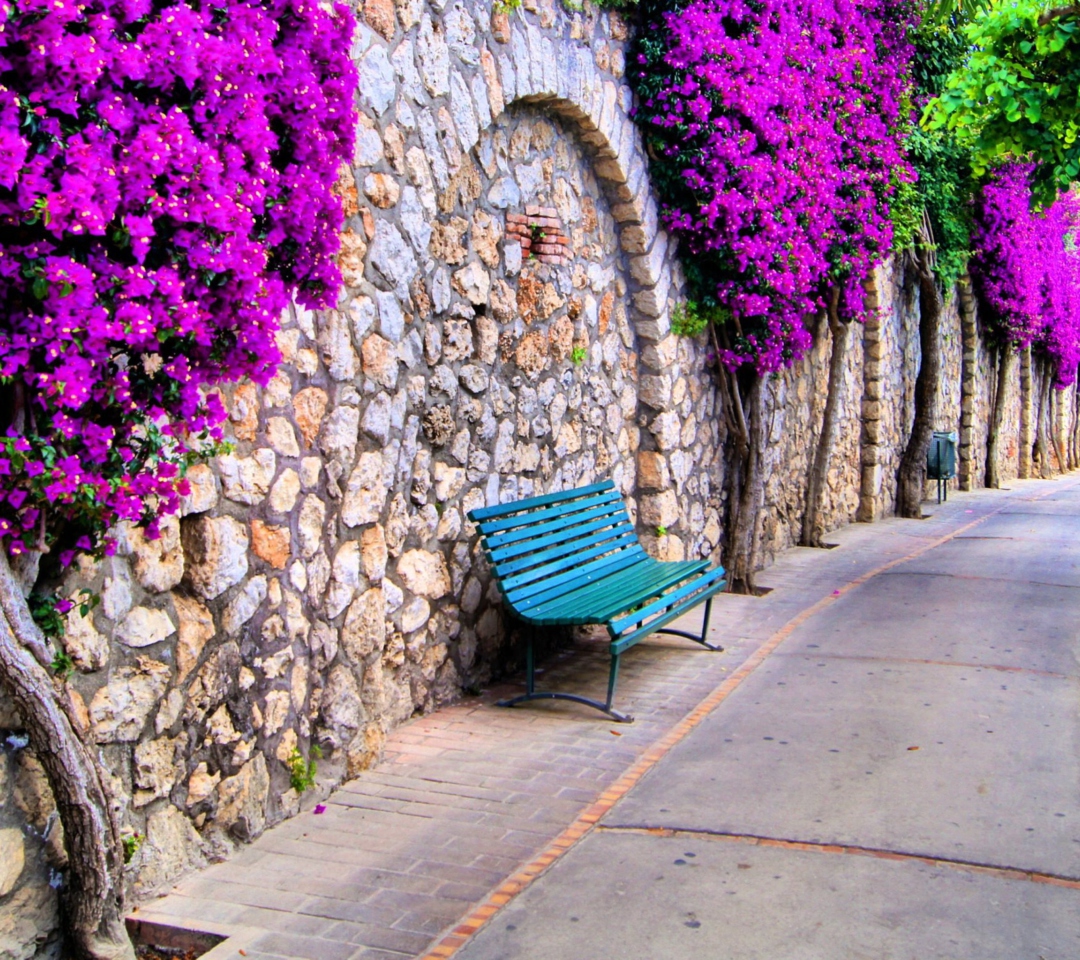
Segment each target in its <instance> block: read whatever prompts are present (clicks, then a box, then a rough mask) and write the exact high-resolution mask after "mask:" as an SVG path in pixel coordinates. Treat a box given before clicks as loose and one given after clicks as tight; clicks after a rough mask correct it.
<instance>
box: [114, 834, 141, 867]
mask: <svg viewBox="0 0 1080 960" xmlns="http://www.w3.org/2000/svg"><path fill="white" fill-rule="evenodd" d="M145 839H146V838H145V837H143V835H142V834H140V833H125V834H124V835H123V836H122V837H121V838H120V843H121V844H122V845H123V847H124V863H131V861H132V859H133V858H134V856H135V854H136V853H138V852H139V847H141V846H142V845H143V840H145Z"/></svg>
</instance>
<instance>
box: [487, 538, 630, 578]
mask: <svg viewBox="0 0 1080 960" xmlns="http://www.w3.org/2000/svg"><path fill="white" fill-rule="evenodd" d="M575 550H576V548H569V549H563V550H562V551H548V552H549V553H554V554H556V556H555V558H554V559H552V561H551V562H550V563H544V564H542V565H541V566H539V567H532V568H531V569H528V570H525V571H524V572H523V573H517V574H515V575H513V576H508V577H503V575H502V574H501V573H499V578H500V579H501V580H502V581H503V590H504V592H506V591H509V590H511V589H512V588H514V587H518V586H521V585H522V584H525V583H532V582H533V581H534V580H539V579H541V578H543V577H546V576H550V575H551V574H556V573H562V572H563V571H564V570H568V569H571V568H572V567H573V566H575V565H577V564H578V563H580V562H581V561H583V560H591V559H592V558H593V557H599V556H602V555H603V554H605V553H613V552H615V551H624V550H634V551H635V552H637V553H640V554H641V555H645V551H644V550H643V549H642V548H641V544H639V543H638V542H637V537H635V536H634V535H633V534H625V535H623V536H621V537H620V538H619V539H618V540H612V541H608V542H606V543H601V544H598V545H597V546H594V547H589V548H588V549H586V550H582V551H581V552H580V553H577V552H575ZM569 555H572V556H573V557H574V559H573V562H572V563H568V562H567V560H566V559H565V558H566V557H567V556H569Z"/></svg>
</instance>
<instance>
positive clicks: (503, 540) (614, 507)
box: [487, 501, 630, 552]
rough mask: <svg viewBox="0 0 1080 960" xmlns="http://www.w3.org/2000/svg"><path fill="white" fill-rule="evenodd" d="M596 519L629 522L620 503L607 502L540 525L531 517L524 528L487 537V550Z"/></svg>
mask: <svg viewBox="0 0 1080 960" xmlns="http://www.w3.org/2000/svg"><path fill="white" fill-rule="evenodd" d="M598 517H609V518H611V522H612V523H617V522H618V521H619V520H625V521H626V522H627V523H629V522H630V517H629V516H628V515H627V513H626V508H625V507H624V506H623V505H622V503H621V502H619V501H616V502H614V503H612V502H610V501H609V502H607V503H602V504H600V505H599V506H595V507H591V508H590V509H588V510H583V511H581V512H580V513H572V514H567V513H565V512H564V513H560V514H559V516H557V517H556V518H555V519H554V520H547V521H544V522H542V523H536V522H535V517H531V518H530V519H529V523H528V524H527V525H525V526H521V527H517V528H515V529H513V530H508V531H506V532H505V533H496V534H493V535H491V536H488V537H487V549H488V550H490V551H492V552H494V551H495V550H496V549H498V548H499V547H505V546H508V545H509V544H513V543H521V542H522V541H526V540H532V539H534V538H536V537H542V536H543V535H544V534H545V533H552V532H554V531H556V530H563V529H565V528H567V527H572V526H574V525H575V524H578V523H587V522H588V521H590V520H595V519H597V518H598Z"/></svg>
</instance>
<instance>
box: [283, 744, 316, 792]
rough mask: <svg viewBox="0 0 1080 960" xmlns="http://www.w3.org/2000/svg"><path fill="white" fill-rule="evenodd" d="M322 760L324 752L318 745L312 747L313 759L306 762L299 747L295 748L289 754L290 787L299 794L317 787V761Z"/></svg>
mask: <svg viewBox="0 0 1080 960" xmlns="http://www.w3.org/2000/svg"><path fill="white" fill-rule="evenodd" d="M321 759H322V750H321V749H319V746H318V744H312V745H311V759H310V760H305V759H304V755H303V754H302V753H301V752H300V750H299V748H298V747H293V751H292V753H290V754H289V759H288V762H287V764H286V765H287V766H288V768H289V786H291V787H292V788H293V789H294V790H295V791H296V792H297V793H306V792H307V791H308V790H310V789H311V788H312V787H314V786H315V774H316V773H317V772H318V764H317V761H319V760H321Z"/></svg>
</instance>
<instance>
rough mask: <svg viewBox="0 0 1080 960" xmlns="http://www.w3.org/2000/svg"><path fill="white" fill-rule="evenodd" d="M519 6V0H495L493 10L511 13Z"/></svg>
mask: <svg viewBox="0 0 1080 960" xmlns="http://www.w3.org/2000/svg"><path fill="white" fill-rule="evenodd" d="M520 6H521V0H495V5H494V6H493V8H492V9H493V10H494V11H495V12H496V13H505V14H511V13H513V12H514V11H515V10H517V9H518V8H519V7H520Z"/></svg>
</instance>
